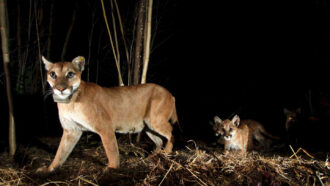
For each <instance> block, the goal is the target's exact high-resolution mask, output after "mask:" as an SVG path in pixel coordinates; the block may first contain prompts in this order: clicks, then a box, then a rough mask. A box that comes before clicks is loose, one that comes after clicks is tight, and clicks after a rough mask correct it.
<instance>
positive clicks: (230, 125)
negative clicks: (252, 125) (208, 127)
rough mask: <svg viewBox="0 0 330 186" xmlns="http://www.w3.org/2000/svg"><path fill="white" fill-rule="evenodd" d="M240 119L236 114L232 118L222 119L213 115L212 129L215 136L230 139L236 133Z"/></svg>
mask: <svg viewBox="0 0 330 186" xmlns="http://www.w3.org/2000/svg"><path fill="white" fill-rule="evenodd" d="M239 122H240V119H239V117H238V116H237V115H236V116H235V117H234V118H233V119H232V120H229V119H226V120H224V121H222V120H221V119H220V118H219V117H218V116H215V117H214V125H213V130H214V132H215V135H216V136H219V135H221V136H222V137H223V138H224V139H225V140H227V141H230V140H231V139H232V138H233V137H234V136H235V135H236V133H237V130H238V126H239Z"/></svg>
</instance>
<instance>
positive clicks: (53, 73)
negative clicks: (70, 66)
mask: <svg viewBox="0 0 330 186" xmlns="http://www.w3.org/2000/svg"><path fill="white" fill-rule="evenodd" d="M49 76H50V77H51V78H53V79H56V73H55V72H54V71H51V72H50V73H49Z"/></svg>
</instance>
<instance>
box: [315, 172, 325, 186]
mask: <svg viewBox="0 0 330 186" xmlns="http://www.w3.org/2000/svg"><path fill="white" fill-rule="evenodd" d="M315 175H316V177H317V179H318V180H319V182H320V183H321V185H322V186H324V184H323V182H322V179H321V178H320V172H319V171H315Z"/></svg>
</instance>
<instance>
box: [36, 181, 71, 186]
mask: <svg viewBox="0 0 330 186" xmlns="http://www.w3.org/2000/svg"><path fill="white" fill-rule="evenodd" d="M49 184H68V183H67V182H64V181H50V182H46V183H44V184H42V185H40V186H45V185H49Z"/></svg>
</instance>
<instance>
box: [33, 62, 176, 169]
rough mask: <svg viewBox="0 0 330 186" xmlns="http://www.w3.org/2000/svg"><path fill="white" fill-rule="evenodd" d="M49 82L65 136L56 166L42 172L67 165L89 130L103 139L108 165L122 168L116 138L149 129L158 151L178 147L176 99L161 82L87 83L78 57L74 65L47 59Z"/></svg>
mask: <svg viewBox="0 0 330 186" xmlns="http://www.w3.org/2000/svg"><path fill="white" fill-rule="evenodd" d="M42 61H43V63H44V64H45V68H46V70H47V81H48V83H49V85H50V86H51V88H52V90H53V99H54V101H55V102H57V107H58V113H59V118H60V122H61V124H62V128H63V136H62V139H61V142H60V145H59V147H58V150H57V152H56V155H55V158H54V160H53V162H52V163H51V164H50V165H49V166H48V167H46V166H45V167H41V168H39V169H38V170H37V172H39V173H49V172H52V171H54V170H55V169H56V168H58V167H59V166H61V165H62V164H63V163H64V162H65V160H66V159H67V157H68V156H69V154H70V153H71V151H72V149H73V148H74V146H75V145H76V144H77V142H78V140H79V138H80V137H81V135H82V132H83V131H92V132H95V133H97V134H98V135H100V137H101V140H102V143H103V146H104V149H105V152H106V155H107V158H108V161H109V162H108V167H109V168H117V167H119V152H118V145H117V140H116V136H115V132H118V133H136V132H140V131H142V130H143V128H144V127H145V126H147V129H148V130H146V133H147V135H148V136H149V137H150V139H151V140H152V141H153V142H154V143H155V144H156V151H158V150H160V149H161V148H162V146H163V140H162V138H161V137H164V138H165V139H166V140H167V143H166V145H165V148H164V151H165V152H166V153H170V152H171V151H172V147H173V140H174V139H173V136H172V126H171V124H170V122H169V121H170V120H171V122H172V123H175V122H177V120H178V119H177V113H176V107H175V99H174V97H173V96H172V95H171V93H170V92H169V91H167V90H166V89H165V88H163V87H161V86H159V85H156V84H143V85H138V86H126V87H114V88H104V87H101V86H99V85H97V84H94V83H88V82H84V81H83V80H81V73H82V72H83V70H84V65H85V59H84V57H81V56H78V57H76V58H74V59H73V61H72V62H57V63H52V62H50V61H48V60H47V59H45V58H44V57H42Z"/></svg>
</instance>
